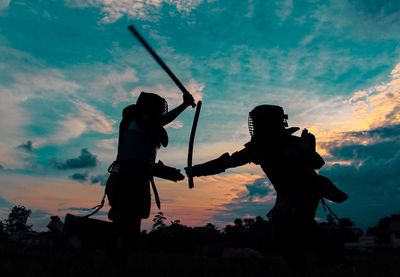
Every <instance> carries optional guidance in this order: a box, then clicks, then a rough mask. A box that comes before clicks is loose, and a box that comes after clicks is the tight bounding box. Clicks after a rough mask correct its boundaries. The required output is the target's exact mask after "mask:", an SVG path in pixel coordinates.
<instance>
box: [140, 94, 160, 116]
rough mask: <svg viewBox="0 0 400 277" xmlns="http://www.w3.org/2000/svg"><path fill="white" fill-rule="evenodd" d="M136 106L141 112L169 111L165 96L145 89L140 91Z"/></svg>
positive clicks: (158, 113)
mask: <svg viewBox="0 0 400 277" xmlns="http://www.w3.org/2000/svg"><path fill="white" fill-rule="evenodd" d="M136 107H137V108H138V110H139V112H140V113H150V114H154V115H164V114H166V113H167V112H168V103H167V101H166V100H165V99H164V98H162V97H161V96H159V95H157V94H155V93H150V92H144V91H143V92H141V93H140V95H139V97H138V99H137V101H136Z"/></svg>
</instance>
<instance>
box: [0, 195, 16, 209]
mask: <svg viewBox="0 0 400 277" xmlns="http://www.w3.org/2000/svg"><path fill="white" fill-rule="evenodd" d="M12 206H14V204H13V203H11V202H10V201H8V200H7V199H5V198H3V197H1V196H0V208H11V207H12Z"/></svg>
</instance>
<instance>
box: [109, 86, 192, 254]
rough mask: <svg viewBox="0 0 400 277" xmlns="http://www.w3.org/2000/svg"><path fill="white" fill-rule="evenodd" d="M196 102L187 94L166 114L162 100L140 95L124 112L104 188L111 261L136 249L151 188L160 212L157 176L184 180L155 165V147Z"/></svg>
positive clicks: (175, 172) (163, 143)
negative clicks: (111, 235)
mask: <svg viewBox="0 0 400 277" xmlns="http://www.w3.org/2000/svg"><path fill="white" fill-rule="evenodd" d="M193 103H194V99H193V97H192V96H191V95H190V94H184V96H183V103H182V104H181V105H179V106H178V107H176V108H175V109H173V110H171V111H168V103H167V101H166V100H165V99H164V98H162V97H160V96H159V95H157V94H154V93H148V92H141V94H140V95H139V97H138V99H137V102H136V104H132V105H130V106H127V107H125V108H124V109H123V111H122V120H121V122H120V125H119V138H118V153H117V158H116V160H115V161H114V162H113V163H112V165H111V166H110V168H109V172H110V173H111V174H110V176H109V178H108V181H107V184H106V195H107V198H108V201H109V204H110V206H111V209H110V210H109V213H108V218H109V219H110V220H111V221H112V222H113V224H114V227H115V228H114V231H115V233H114V239H115V240H114V242H113V243H112V245H111V247H110V249H111V251H109V252H110V253H109V255H114V257H113V258H121V259H122V260H123V259H126V258H127V257H128V256H129V254H130V253H131V252H132V250H133V249H134V247H135V244H136V243H137V241H138V238H139V237H140V225H141V220H142V219H145V218H148V217H149V215H150V206H151V195H150V184H151V186H152V188H153V193H154V197H155V198H156V199H155V200H156V203H157V206H159V208H160V203H159V198H158V193H157V189H156V187H155V184H154V180H153V176H157V177H160V178H164V179H168V180H171V181H175V182H176V181H179V180H183V179H184V176H183V175H182V174H181V173H180V171H179V170H178V169H175V168H172V167H168V166H165V165H164V164H163V163H162V162H161V161H159V162H158V163H156V162H155V161H156V154H157V149H159V148H160V147H161V146H163V147H167V145H168V135H167V132H166V130H165V129H164V127H163V126H165V125H167V124H168V123H170V122H172V121H173V120H174V119H175V118H176V117H177V116H178V115H179V114H181V113H182V112H183V111H184V110H185V109H186V108H187V107H188V106H190V105H192V104H193Z"/></svg>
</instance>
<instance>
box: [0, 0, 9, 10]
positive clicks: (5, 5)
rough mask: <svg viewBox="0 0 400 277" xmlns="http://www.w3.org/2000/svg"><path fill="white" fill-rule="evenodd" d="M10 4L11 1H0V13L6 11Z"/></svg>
mask: <svg viewBox="0 0 400 277" xmlns="http://www.w3.org/2000/svg"><path fill="white" fill-rule="evenodd" d="M10 3H11V0H0V11H1V10H5V9H7V8H8V6H9V5H10Z"/></svg>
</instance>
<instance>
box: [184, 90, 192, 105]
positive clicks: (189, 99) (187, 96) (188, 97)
mask: <svg viewBox="0 0 400 277" xmlns="http://www.w3.org/2000/svg"><path fill="white" fill-rule="evenodd" d="M183 104H184V105H185V106H187V107H188V106H192V105H194V104H195V103H194V98H193V96H192V95H191V94H190V93H184V94H183Z"/></svg>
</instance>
